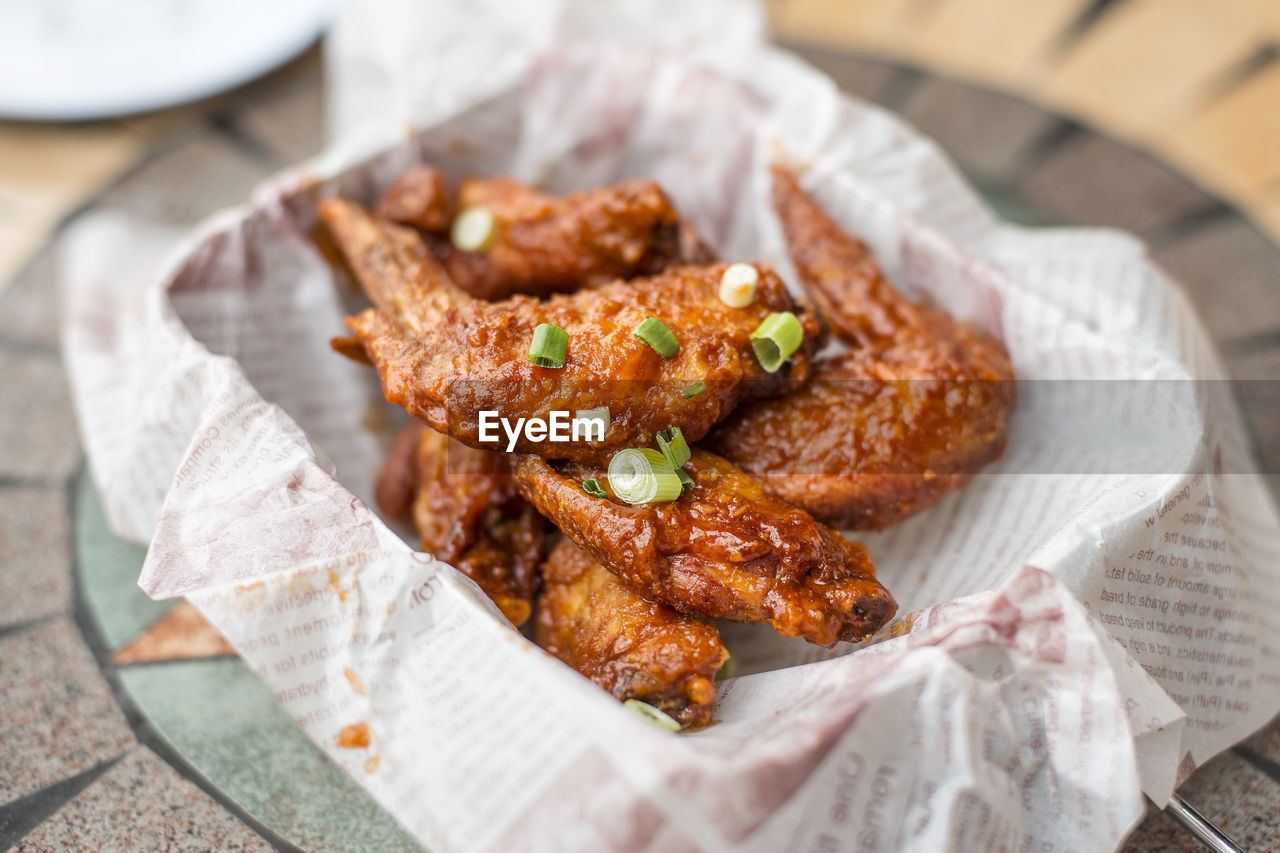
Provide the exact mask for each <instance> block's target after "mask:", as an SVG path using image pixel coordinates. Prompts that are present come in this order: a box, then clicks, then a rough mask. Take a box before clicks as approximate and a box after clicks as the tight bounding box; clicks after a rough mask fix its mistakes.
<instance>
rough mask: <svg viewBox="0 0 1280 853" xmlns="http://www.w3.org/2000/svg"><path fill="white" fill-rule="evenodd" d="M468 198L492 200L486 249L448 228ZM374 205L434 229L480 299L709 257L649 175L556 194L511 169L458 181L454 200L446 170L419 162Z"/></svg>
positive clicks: (540, 291)
mask: <svg viewBox="0 0 1280 853" xmlns="http://www.w3.org/2000/svg"><path fill="white" fill-rule="evenodd" d="M470 207H485V208H488V209H489V211H490V212H491V213H492V214H493V217H494V220H495V226H496V228H495V234H494V237H493V242H492V244H491V245H490V246H488V247H487V248H486V249H485V250H484V251H480V252H467V251H463V250H461V249H458V248H456V247H455V246H454V245H453V244H452V243H450V242H449V240H448V239H447V237H446V232H447V231H448V230H449V225H450V222H451V221H452V211H454V210H465V209H467V208H470ZM378 213H379V215H381V216H384V217H386V218H387V219H390V220H392V221H394V222H399V223H402V224H405V225H412V226H414V227H416V228H420V229H422V230H424V231H427V232H430V233H432V234H434V235H435V239H434V240H433V241H432V248H433V249H434V250H435V252H436V254H437V256H438V257H439V258H440V260H441V261H442V262H443V263H444V266H445V269H446V270H448V272H449V275H450V277H451V278H452V279H453V281H454V283H455V284H457V285H458V287H460V288H462V289H463V290H465V291H466V292H467V293H470V294H471V295H472V296H476V297H479V298H481V299H502V298H505V297H507V296H511V295H512V294H516V293H525V294H529V295H533V296H545V295H547V294H548V293H555V292H564V291H572V290H577V289H578V288H580V287H582V286H584V285H591V284H598V283H604V282H608V281H612V280H613V279H616V278H632V277H633V276H638V275H650V274H652V273H656V272H659V271H660V270H662V269H665V268H666V267H667V266H670V265H671V264H673V263H675V262H677V261H682V262H685V263H702V262H706V261H709V260H711V257H710V253H709V251H708V250H707V248H706V246H705V245H704V244H703V243H702V242H701V240H700V239H699V238H698V237H697V235H696V233H695V232H694V231H693V230H692V228H690V227H689V225H688V224H687V223H684V222H682V221H681V220H680V217H679V216H678V214H677V213H676V210H675V208H674V207H672V205H671V202H670V200H669V199H668V198H667V195H666V193H664V192H663V191H662V188H661V187H659V186H658V185H657V184H656V183H654V182H653V181H627V182H625V183H621V184H617V185H616V186H612V187H604V188H601V189H596V190H590V191H588V192H577V193H571V194H569V195H566V196H552V195H547V194H546V193H543V192H540V191H539V190H537V189H534V188H533V187H530V186H528V185H526V184H522V183H520V182H518V181H515V180H512V179H510V178H485V179H475V180H468V181H463V182H462V184H461V186H460V187H459V188H458V197H457V200H456V202H455V201H454V200H453V199H451V198H450V196H449V192H448V187H447V185H446V183H445V180H444V176H443V175H441V174H440V173H439V172H437V171H436V170H434V169H430V168H428V167H417V168H414V169H411V170H409V171H408V172H407V173H405V174H404V175H403V176H401V177H400V178H399V179H398V180H397V181H396V182H395V183H394V184H393V185H392V186H391V188H390V189H389V190H388V191H387V193H386V195H385V196H384V197H383V199H382V201H381V203H380V204H379V206H378Z"/></svg>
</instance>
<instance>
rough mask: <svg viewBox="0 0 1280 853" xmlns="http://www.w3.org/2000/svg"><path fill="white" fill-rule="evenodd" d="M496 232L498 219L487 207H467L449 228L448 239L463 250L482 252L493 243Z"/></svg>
mask: <svg viewBox="0 0 1280 853" xmlns="http://www.w3.org/2000/svg"><path fill="white" fill-rule="evenodd" d="M497 234H498V220H497V219H495V218H494V216H493V211H492V210H490V209H489V208H487V207H468V208H467V209H466V210H463V211H462V212H461V213H459V214H458V215H457V217H456V218H455V219H454V220H453V225H452V227H450V228H449V239H450V240H451V241H452V242H453V245H455V246H457V247H458V248H459V249H461V250H462V251H464V252H483V251H484V250H485V249H487V248H489V247H490V246H492V245H493V238H494V237H496V236H497Z"/></svg>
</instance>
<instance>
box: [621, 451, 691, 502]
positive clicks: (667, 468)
mask: <svg viewBox="0 0 1280 853" xmlns="http://www.w3.org/2000/svg"><path fill="white" fill-rule="evenodd" d="M608 477H609V488H611V489H612V490H613V493H614V494H615V495H617V496H618V497H619V498H620V499H621V500H624V501H626V502H627V503H629V504H654V503H667V502H668V501H673V500H675V499H676V498H678V497H680V495H681V494H682V493H683V491H684V487H683V486H682V485H681V484H680V478H679V477H678V476H676V472H675V469H674V468H672V467H671V463H670V462H668V461H667V457H665V456H663V455H662V454H661V453H659V452H658V451H656V450H651V449H650V448H648V447H642V448H629V449H627V450H619V451H618V452H617V453H615V454H613V458H612V459H610V460H609V474H608Z"/></svg>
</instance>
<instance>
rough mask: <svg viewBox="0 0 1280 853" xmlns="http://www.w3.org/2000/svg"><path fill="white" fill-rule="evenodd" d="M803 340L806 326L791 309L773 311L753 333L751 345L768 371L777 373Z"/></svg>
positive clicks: (762, 365)
mask: <svg viewBox="0 0 1280 853" xmlns="http://www.w3.org/2000/svg"><path fill="white" fill-rule="evenodd" d="M803 340H804V327H803V326H801V325H800V321H799V320H797V319H796V315H795V314H792V313H791V312H790V311H775V312H773V313H772V314H770V315H769V316H768V317H765V318H764V322H763V323H761V324H760V325H759V326H757V327H756V330H755V331H754V332H752V333H751V347H752V348H753V349H754V350H755V351H756V360H757V361H759V362H760V366H761V367H763V368H764V369H765V372H766V373H776V372H777V370H778V368H779V367H782V363H783V362H784V361H786V360H787V359H788V358H790V357H791V354H792V353H794V352H795V351H796V350H798V349H800V342H801V341H803Z"/></svg>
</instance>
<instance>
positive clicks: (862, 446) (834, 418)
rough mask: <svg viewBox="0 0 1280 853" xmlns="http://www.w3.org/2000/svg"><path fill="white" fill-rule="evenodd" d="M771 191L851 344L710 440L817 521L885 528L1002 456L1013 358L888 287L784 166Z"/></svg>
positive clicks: (828, 316)
mask: <svg viewBox="0 0 1280 853" xmlns="http://www.w3.org/2000/svg"><path fill="white" fill-rule="evenodd" d="M773 202H774V207H775V208H776V210H777V213H778V216H779V218H780V219H781V221H782V227H783V231H784V233H785V236H786V240H787V246H788V249H789V251H790V254H791V258H792V261H793V262H794V263H795V266H796V270H797V272H798V273H799V276H800V279H801V281H802V282H803V284H804V286H805V288H806V290H807V291H808V293H809V295H810V297H811V298H812V299H813V301H814V303H815V304H816V305H817V307H818V310H819V313H820V314H821V316H822V318H823V320H824V321H825V322H826V323H827V324H828V325H829V326H830V328H831V329H832V331H833V332H834V333H835V334H836V335H837V336H838V337H840V338H841V339H843V340H844V341H846V342H848V343H849V344H850V345H851V347H852V349H850V350H849V351H848V352H845V353H842V354H839V355H835V356H829V357H823V358H819V359H817V360H815V364H814V371H813V378H812V379H811V380H810V381H809V383H808V384H806V385H805V386H804V387H803V388H801V389H800V390H799V391H797V392H795V393H793V394H790V395H788V396H786V397H779V398H776V399H770V400H762V401H758V402H755V403H753V404H751V405H748V406H744V407H742V408H740V409H738V410H737V411H736V412H734V413H733V415H732V416H731V417H730V418H729V419H728V420H727V421H726V422H725V423H723V424H721V425H720V426H719V427H718V428H717V429H716V430H715V432H714V433H712V435H711V436H709V437H708V438H707V440H706V442H705V444H706V446H707V447H708V448H710V449H712V450H714V451H715V452H717V453H720V454H722V455H724V456H725V457H726V458H728V459H729V460H731V461H732V462H734V463H735V464H737V465H740V466H741V467H742V468H743V469H745V470H746V471H748V472H750V473H751V474H753V475H755V476H756V477H759V478H760V479H761V480H762V481H763V482H764V484H765V487H766V488H767V489H768V490H769V491H770V492H772V493H773V494H774V495H776V496H778V497H780V498H782V499H783V500H785V501H787V502H788V503H792V504H795V505H796V506H799V507H802V508H804V509H806V510H808V511H809V512H810V513H812V514H813V515H814V516H816V517H818V518H820V519H822V520H823V521H826V522H828V523H831V524H837V525H842V526H848V527H855V528H872V529H880V528H884V527H887V526H889V525H890V524H893V523H894V522H897V521H900V520H901V519H903V518H905V517H907V516H909V515H911V514H913V513H916V512H919V511H920V510H922V509H925V508H926V507H929V506H931V505H933V504H934V503H937V502H938V501H939V500H941V499H942V498H943V497H945V496H946V495H947V494H948V493H949V492H951V491H953V490H955V489H957V488H959V487H961V486H963V485H964V484H965V483H967V482H968V481H969V480H970V479H971V478H972V477H973V475H974V473H975V472H977V471H978V470H979V469H980V468H982V467H983V466H984V465H987V464H988V463H990V462H993V461H995V460H996V459H998V458H999V457H1000V454H1001V453H1002V452H1003V450H1004V444H1005V434H1006V430H1007V425H1008V417H1009V411H1010V409H1011V408H1012V407H1013V396H1014V395H1013V381H1012V380H1013V369H1012V367H1011V366H1010V364H1009V357H1008V355H1007V354H1006V353H1005V351H1004V349H1003V348H1002V347H1001V346H1000V345H999V344H998V343H997V342H996V341H994V340H992V339H991V338H990V337H988V336H987V335H986V334H984V333H983V332H981V331H979V330H978V329H976V328H974V327H972V326H969V325H967V324H964V323H960V322H957V321H955V320H953V319H951V317H949V316H948V315H947V314H946V313H944V312H943V311H941V310H939V309H937V308H935V307H933V306H931V305H928V304H923V303H917V302H912V301H910V300H908V299H905V298H904V297H902V296H901V295H899V294H898V293H896V292H895V291H894V290H893V288H892V287H890V286H889V284H888V282H886V281H885V279H884V276H883V275H882V274H881V272H880V269H879V267H878V266H877V265H876V263H875V261H874V259H872V257H871V254H870V252H869V251H868V249H867V247H866V246H865V245H864V244H863V243H862V242H860V241H859V240H857V239H855V238H853V237H850V236H849V235H847V234H845V233H844V232H843V231H841V229H840V227H839V226H838V225H836V224H835V223H834V222H833V221H832V220H831V219H830V218H829V217H828V216H827V215H826V214H825V213H824V212H823V211H822V210H821V209H820V208H819V207H818V206H817V204H815V203H814V201H813V200H812V199H811V198H810V197H809V196H808V195H807V194H806V193H805V192H804V191H803V190H802V189H801V188H800V186H799V184H798V183H797V181H796V179H795V177H794V176H793V175H792V174H791V173H790V172H789V171H786V170H785V169H782V168H778V167H775V168H774V171H773Z"/></svg>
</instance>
